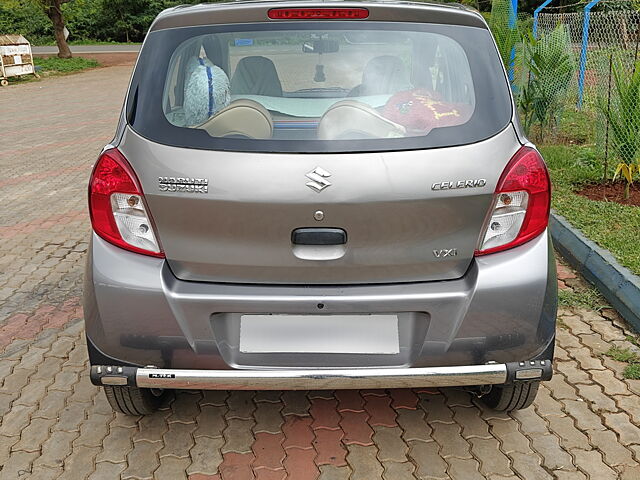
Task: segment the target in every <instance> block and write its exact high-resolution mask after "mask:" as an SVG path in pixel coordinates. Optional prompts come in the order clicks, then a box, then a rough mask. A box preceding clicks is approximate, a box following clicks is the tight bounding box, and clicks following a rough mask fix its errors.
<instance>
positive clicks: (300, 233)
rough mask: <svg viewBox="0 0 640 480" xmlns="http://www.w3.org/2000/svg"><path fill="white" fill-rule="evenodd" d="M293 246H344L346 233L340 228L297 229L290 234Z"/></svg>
mask: <svg viewBox="0 0 640 480" xmlns="http://www.w3.org/2000/svg"><path fill="white" fill-rule="evenodd" d="M291 243H293V244H294V245H344V244H345V243H347V232H345V231H344V230H342V229H341V228H297V229H295V230H294V231H293V232H291Z"/></svg>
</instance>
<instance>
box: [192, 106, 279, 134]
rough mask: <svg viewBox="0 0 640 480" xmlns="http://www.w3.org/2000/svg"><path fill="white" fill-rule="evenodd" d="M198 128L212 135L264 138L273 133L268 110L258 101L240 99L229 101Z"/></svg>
mask: <svg viewBox="0 0 640 480" xmlns="http://www.w3.org/2000/svg"><path fill="white" fill-rule="evenodd" d="M198 128H202V129H203V130H206V131H207V132H208V133H209V135H211V136H212V137H231V136H241V137H249V138H255V139H259V140H264V139H269V138H271V136H272V134H273V120H272V119H271V114H270V113H269V111H268V110H267V109H266V108H264V107H263V106H262V105H260V104H259V103H258V102H255V101H253V100H248V99H240V100H235V101H233V102H231V103H230V104H229V106H228V107H226V108H224V109H222V110H220V111H219V112H218V113H216V114H215V115H214V116H213V117H211V118H210V119H209V120H207V121H206V122H204V123H203V124H201V125H200V126H199V127H198Z"/></svg>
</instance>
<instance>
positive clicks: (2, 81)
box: [0, 78, 9, 87]
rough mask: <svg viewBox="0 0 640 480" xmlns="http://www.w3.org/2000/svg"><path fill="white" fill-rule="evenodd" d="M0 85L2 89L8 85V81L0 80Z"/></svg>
mask: <svg viewBox="0 0 640 480" xmlns="http://www.w3.org/2000/svg"><path fill="white" fill-rule="evenodd" d="M0 85H1V86H3V87H6V86H7V85H9V80H5V79H4V78H3V79H2V80H0Z"/></svg>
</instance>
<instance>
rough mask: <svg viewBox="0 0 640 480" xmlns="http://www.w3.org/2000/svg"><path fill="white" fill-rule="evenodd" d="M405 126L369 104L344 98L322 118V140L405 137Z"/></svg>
mask: <svg viewBox="0 0 640 480" xmlns="http://www.w3.org/2000/svg"><path fill="white" fill-rule="evenodd" d="M404 136H405V128H404V127H403V126H402V125H398V124H397V123H394V122H392V121H390V120H388V119H386V118H384V117H383V116H381V115H380V114H379V113H378V112H376V111H375V110H374V109H373V108H371V107H370V106H369V105H366V104H364V103H361V102H356V101H355V100H343V101H341V102H338V103H336V104H334V105H332V106H331V107H330V108H329V109H328V110H327V111H326V112H325V114H324V115H323V116H322V118H321V119H320V124H319V125H318V138H319V139H321V140H353V139H358V138H396V137H404Z"/></svg>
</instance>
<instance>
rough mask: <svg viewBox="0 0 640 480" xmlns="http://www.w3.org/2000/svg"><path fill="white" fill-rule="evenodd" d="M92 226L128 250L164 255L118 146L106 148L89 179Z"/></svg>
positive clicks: (132, 174) (138, 185)
mask: <svg viewBox="0 0 640 480" xmlns="http://www.w3.org/2000/svg"><path fill="white" fill-rule="evenodd" d="M89 213H90V215H91V225H92V227H93V230H94V231H95V232H96V233H97V234H98V235H99V236H100V237H101V238H103V239H104V240H106V241H107V242H109V243H112V244H113V245H116V246H118V247H120V248H124V249H126V250H129V251H131V252H136V253H142V254H144V255H151V256H154V257H160V258H164V253H163V252H162V249H161V248H160V246H159V244H158V241H157V240H156V235H155V232H154V228H153V221H152V219H151V215H150V214H149V213H148V209H147V208H146V205H145V200H144V195H143V193H142V188H141V187H140V183H139V182H138V179H137V178H136V175H135V173H134V172H133V170H132V168H131V166H130V165H129V162H127V160H126V158H124V156H123V155H122V153H120V152H119V151H118V150H117V149H115V148H113V149H110V150H106V151H105V152H104V153H103V154H102V155H100V158H98V161H97V162H96V165H95V167H94V168H93V172H92V173H91V179H90V180H89Z"/></svg>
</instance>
